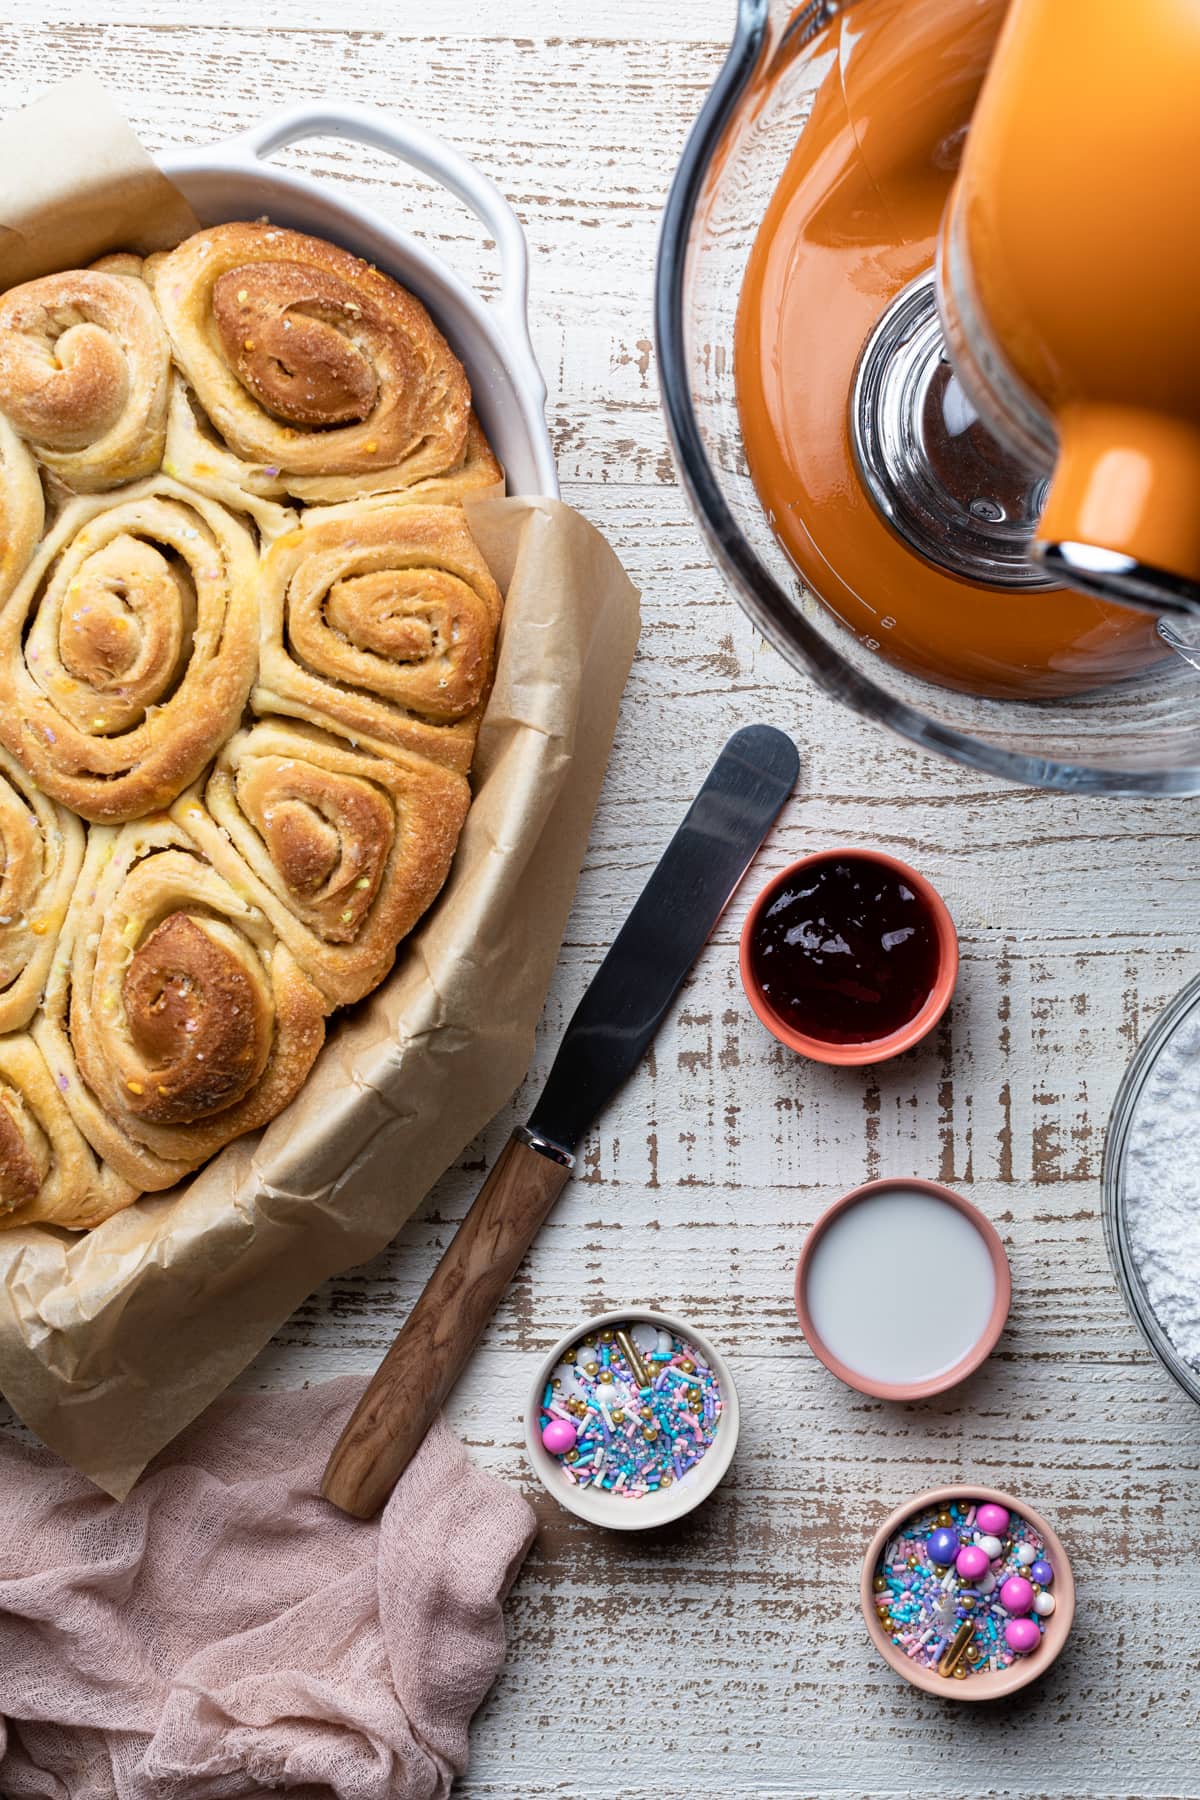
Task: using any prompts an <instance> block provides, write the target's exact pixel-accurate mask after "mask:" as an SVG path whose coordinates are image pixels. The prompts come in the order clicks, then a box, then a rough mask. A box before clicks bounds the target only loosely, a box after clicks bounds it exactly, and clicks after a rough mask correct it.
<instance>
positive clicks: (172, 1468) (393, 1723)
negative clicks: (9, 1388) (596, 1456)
mask: <svg viewBox="0 0 1200 1800" xmlns="http://www.w3.org/2000/svg"><path fill="white" fill-rule="evenodd" d="M362 1387H363V1383H362V1382H361V1381H360V1380H359V1379H358V1378H357V1377H351V1378H347V1379H343V1380H340V1381H333V1382H330V1383H328V1384H327V1385H325V1386H322V1387H318V1388H310V1389H307V1390H303V1391H300V1392H296V1393H287V1394H271V1395H266V1396H261V1397H259V1396H254V1397H252V1398H238V1399H225V1400H222V1401H218V1402H217V1404H216V1405H215V1406H213V1407H210V1408H209V1410H208V1412H206V1413H205V1414H204V1415H203V1417H202V1418H201V1419H200V1420H199V1421H198V1422H197V1423H196V1424H195V1425H193V1426H192V1427H190V1429H189V1430H187V1431H186V1432H184V1433H183V1435H182V1436H181V1437H179V1438H178V1439H176V1441H175V1443H174V1444H172V1445H170V1446H169V1448H168V1449H167V1450H165V1451H164V1452H163V1453H162V1455H161V1456H159V1457H158V1459H157V1460H156V1461H155V1462H154V1463H153V1464H152V1465H151V1467H150V1469H149V1470H148V1471H147V1473H146V1475H145V1476H144V1477H143V1478H142V1480H141V1481H140V1482H139V1483H138V1485H137V1487H135V1488H134V1490H133V1492H132V1493H131V1494H130V1496H129V1498H128V1499H127V1500H125V1501H123V1502H121V1503H119V1504H118V1502H116V1501H114V1500H110V1499H109V1498H108V1497H107V1496H106V1495H104V1494H101V1493H100V1492H99V1491H98V1490H97V1489H96V1488H94V1487H92V1485H91V1484H90V1483H89V1482H88V1481H86V1480H85V1479H84V1477H83V1476H81V1475H77V1474H76V1473H75V1472H74V1470H72V1469H69V1468H67V1467H66V1466H65V1465H64V1464H63V1463H61V1462H59V1460H58V1459H57V1457H55V1456H53V1455H52V1454H51V1453H50V1452H49V1451H46V1450H42V1449H40V1448H37V1449H32V1448H29V1447H27V1446H26V1445H24V1444H22V1443H19V1442H18V1441H17V1440H16V1439H15V1438H13V1437H11V1436H7V1435H5V1434H3V1433H0V1714H3V1715H4V1716H3V1718H0V1794H3V1796H4V1800H18V1797H19V1796H25V1795H46V1796H53V1797H54V1800H62V1797H63V1796H70V1800H235V1797H240V1796H249V1795H255V1796H257V1795H265V1794H274V1793H278V1792H286V1793H287V1794H288V1796H289V1797H290V1800H330V1797H331V1796H336V1800H418V1797H420V1800H426V1797H432V1796H440V1795H444V1794H446V1793H447V1792H448V1791H449V1788H450V1784H451V1781H452V1780H453V1778H454V1776H455V1775H457V1774H459V1773H461V1771H462V1770H463V1769H464V1768H465V1767H466V1762H467V1727H468V1724H469V1722H470V1719H471V1715H472V1713H473V1712H474V1711H475V1709H476V1707H477V1706H478V1705H479V1703H480V1701H481V1700H482V1699H483V1697H484V1695H485V1694H486V1693H487V1690H488V1688H489V1687H490V1686H491V1684H492V1682H493V1681H494V1680H495V1677H496V1675H497V1672H498V1671H499V1668H500V1665H501V1662H502V1661H503V1658H504V1621H503V1617H502V1613H501V1601H502V1600H503V1598H504V1595H505V1594H506V1592H507V1591H508V1587H509V1585H510V1583H511V1581H512V1578H513V1576H514V1575H515V1573H516V1571H517V1568H518V1567H519V1566H520V1562H521V1559H522V1558H523V1556H524V1555H525V1552H526V1550H527V1549H528V1548H529V1544H530V1540H531V1538H532V1536H533V1515H532V1513H531V1511H530V1509H529V1507H528V1506H527V1505H526V1503H525V1501H524V1500H523V1499H521V1497H520V1495H519V1494H516V1493H514V1492H513V1491H512V1490H511V1489H509V1488H507V1487H505V1486H504V1485H503V1484H502V1483H500V1482H498V1481H496V1480H494V1479H493V1478H492V1477H491V1476H490V1475H485V1474H484V1473H483V1472H482V1470H480V1469H477V1468H475V1467H474V1466H473V1465H472V1464H471V1463H470V1462H469V1461H468V1459H467V1455H466V1452H465V1451H464V1450H463V1448H462V1445H461V1444H460V1443H459V1442H458V1439H457V1438H456V1437H455V1436H454V1434H453V1433H452V1432H451V1430H450V1428H449V1426H448V1425H446V1423H445V1422H444V1420H441V1419H439V1420H438V1421H437V1423H436V1424H435V1425H434V1426H433V1429H432V1430H431V1431H430V1433H429V1435H428V1437H427V1438H426V1440H425V1442H424V1444H423V1445H422V1447H421V1450H420V1452H419V1454H418V1455H417V1457H416V1458H415V1459H414V1461H413V1462H412V1464H411V1465H410V1466H409V1468H408V1470H407V1471H406V1472H405V1474H404V1476H403V1477H402V1479H401V1481H400V1483H399V1485H398V1487H397V1488H396V1491H395V1493H394V1494H393V1496H392V1498H391V1500H390V1501H389V1503H388V1506H387V1508H386V1510H385V1511H384V1513H383V1515H382V1518H381V1519H380V1520H376V1521H373V1522H371V1523H368V1524H364V1523H361V1522H360V1521H358V1520H355V1519H348V1518H346V1517H345V1516H344V1515H343V1514H342V1513H339V1512H336V1511H335V1510H334V1509H333V1508H332V1507H331V1506H328V1505H327V1504H326V1503H325V1502H324V1501H323V1500H322V1499H321V1498H320V1497H319V1494H318V1485H319V1482H320V1478H321V1472H322V1469H323V1468H324V1464H325V1459H326V1457H327V1456H328V1453H329V1451H330V1449H331V1448H332V1446H333V1443H334V1440H335V1437H336V1435H337V1433H338V1431H339V1430H340V1428H341V1426H342V1425H343V1424H344V1422H345V1420H346V1418H347V1416H348V1415H349V1412H350V1409H351V1407H352V1406H353V1404H354V1402H355V1400H356V1399H357V1398H358V1396H359V1394H360V1393H361V1392H362Z"/></svg>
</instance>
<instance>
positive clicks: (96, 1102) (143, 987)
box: [34, 815, 326, 1189]
mask: <svg viewBox="0 0 1200 1800" xmlns="http://www.w3.org/2000/svg"><path fill="white" fill-rule="evenodd" d="M325 1011H326V1007H325V1002H324V1000H323V999H322V997H321V995H320V994H319V993H318V992H317V989H316V988H315V987H314V986H313V984H312V983H311V982H310V981H309V979H308V977H307V976H306V975H305V974H304V973H303V971H302V970H301V969H300V968H299V966H298V965H297V962H296V959H295V957H294V956H293V955H292V953H291V951H290V950H289V949H288V947H287V946H286V944H283V943H281V942H280V941H279V939H278V938H277V937H276V935H275V932H274V931H273V929H272V927H271V924H270V921H269V920H268V919H267V918H266V917H265V916H264V914H263V913H262V912H261V911H260V910H259V908H258V907H256V906H255V905H254V904H253V903H252V902H251V901H250V899H248V898H247V897H246V895H245V893H244V892H239V891H238V890H237V889H236V888H235V887H234V886H233V885H232V884H231V883H230V882H228V881H227V880H225V879H224V877H223V876H221V875H220V874H219V873H218V872H217V870H216V869H214V868H213V867H212V865H211V864H210V863H209V862H208V860H207V858H206V857H205V856H204V855H203V854H202V853H201V851H200V849H199V846H198V844H197V843H196V841H195V840H194V839H193V838H191V837H189V836H188V835H187V834H186V833H185V832H184V831H183V830H182V829H181V828H180V826H179V825H178V824H176V823H175V822H174V821H173V820H171V819H169V818H166V817H165V816H163V815H159V816H157V817H155V818H151V819H147V820H144V821H142V822H140V823H138V824H133V825H126V826H123V827H119V828H118V827H113V826H102V827H97V828H94V829H93V830H92V832H91V833H90V835H89V838H88V848H87V855H86V857H85V859H84V865H83V869H82V872H81V874H80V878H79V882H78V886H77V889H76V897H75V900H74V902H73V904H72V906H71V909H70V911H69V913H68V915H67V921H66V924H65V926H64V928H63V935H62V952H61V955H60V957H59V958H58V959H57V960H56V962H55V966H54V970H53V972H52V974H51V979H50V982H49V985H48V987H47V991H46V1000H45V1005H44V1008H43V1013H42V1016H41V1017H40V1018H39V1020H38V1021H37V1024H36V1025H35V1027H34V1036H35V1038H36V1039H37V1041H38V1042H39V1043H40V1044H41V1046H42V1048H43V1050H44V1053H45V1056H46V1060H47V1062H48V1063H49V1065H50V1068H51V1071H52V1073H53V1074H54V1076H55V1078H56V1079H57V1080H58V1082H59V1086H60V1088H61V1090H62V1092H63V1094H64V1097H65V1099H66V1103H67V1105H68V1107H69V1108H70V1110H71V1113H72V1116H73V1117H74V1119H75V1122H76V1124H77V1125H78V1126H79V1129H80V1130H81V1131H82V1132H83V1134H84V1136H85V1137H86V1138H87V1139H88V1141H89V1143H91V1144H92V1146H93V1147H94V1148H95V1149H96V1150H98V1151H99V1152H100V1154H101V1155H102V1156H103V1157H104V1159H105V1161H106V1162H107V1163H109V1164H110V1165H111V1167H112V1168H114V1169H115V1170H116V1171H117V1173H118V1174H119V1175H121V1176H122V1177H123V1178H124V1179H125V1180H127V1181H129V1182H132V1183H133V1184H135V1185H136V1186H137V1187H139V1188H149V1189H156V1188H164V1187H169V1186H171V1185H172V1183H173V1182H175V1181H177V1180H179V1178H180V1177H181V1176H183V1175H185V1174H187V1173H188V1172H189V1171H190V1170H192V1169H194V1168H196V1167H197V1166H198V1164H200V1163H202V1162H204V1161H205V1159H206V1158H207V1157H209V1156H211V1155H212V1154H213V1152H214V1151H216V1150H219V1149H220V1148H221V1146H222V1145H223V1144H227V1143H229V1142H230V1140H231V1139H232V1138H235V1137H240V1136H241V1134H242V1133H243V1132H246V1131H253V1130H254V1129H255V1128H256V1127H257V1126H259V1125H263V1124H265V1123H266V1121H267V1120H268V1119H272V1118H274V1116H275V1114H276V1113H278V1112H279V1111H281V1109H282V1108H283V1107H284V1106H286V1105H287V1103H288V1101H289V1100H290V1099H291V1098H292V1096H293V1095H294V1094H295V1093H296V1091H297V1089H298V1088H299V1086H300V1084H301V1082H302V1081H303V1080H304V1078H305V1076H306V1075H307V1074H308V1071H309V1069H310V1068H311V1067H312V1064H313V1061H314V1059H315V1057H316V1054H317V1051H318V1050H319V1049H320V1047H321V1042H322V1039H323V1037H324V1018H325ZM64 1083H65V1085H64Z"/></svg>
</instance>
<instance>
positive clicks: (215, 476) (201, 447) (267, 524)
mask: <svg viewBox="0 0 1200 1800" xmlns="http://www.w3.org/2000/svg"><path fill="white" fill-rule="evenodd" d="M163 473H164V475H170V476H171V477H172V478H173V479H174V480H176V481H182V482H184V483H185V485H186V486H188V487H190V488H196V489H198V491H199V492H200V493H202V494H209V495H211V497H212V498H213V499H214V500H219V501H220V502H221V504H222V506H228V507H230V508H232V510H233V511H234V512H244V513H247V514H249V516H250V517H251V518H252V519H253V520H254V524H255V526H256V527H257V530H258V534H259V537H260V538H261V540H262V542H263V543H264V544H269V543H270V542H271V541H272V540H273V539H274V538H277V537H282V536H283V534H284V532H285V531H291V530H292V528H293V527H294V526H295V524H296V522H297V521H296V514H295V512H294V511H293V509H292V508H291V507H289V506H286V505H283V504H281V502H280V501H279V500H278V499H277V498H272V496H275V495H279V494H282V493H283V488H282V486H281V484H280V482H279V481H278V480H274V481H272V480H270V479H269V478H268V477H266V476H264V475H260V474H258V473H256V471H255V470H254V468H253V467H252V465H251V464H250V463H245V462H243V461H242V460H241V458H240V457H238V456H235V455H234V454H233V451H232V450H230V449H229V448H228V447H227V446H226V445H225V444H223V443H222V442H221V440H220V438H218V436H217V434H216V432H215V431H214V430H213V428H212V425H211V424H210V422H209V421H208V419H206V418H205V416H204V412H203V409H202V408H201V406H200V402H199V401H198V400H197V399H196V396H195V394H193V392H192V390H191V389H190V388H189V387H188V385H187V382H186V381H185V380H184V379H183V376H182V375H180V374H178V373H176V374H174V375H173V376H172V377H171V398H170V401H169V403H168V406H167V444H166V449H165V450H164V451H163Z"/></svg>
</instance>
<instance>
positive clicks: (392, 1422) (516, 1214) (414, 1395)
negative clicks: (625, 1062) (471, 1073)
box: [321, 1136, 571, 1519]
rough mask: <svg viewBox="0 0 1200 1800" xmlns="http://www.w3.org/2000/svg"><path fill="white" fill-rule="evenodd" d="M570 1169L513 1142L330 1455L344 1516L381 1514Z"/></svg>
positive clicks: (331, 1478) (333, 1489) (324, 1486)
mask: <svg viewBox="0 0 1200 1800" xmlns="http://www.w3.org/2000/svg"><path fill="white" fill-rule="evenodd" d="M570 1173H571V1171H570V1168H569V1167H568V1166H567V1165H566V1164H565V1163H560V1162H554V1161H552V1160H551V1159H550V1158H549V1157H547V1156H544V1155H542V1154H541V1152H540V1151H538V1150H533V1149H531V1148H530V1146H529V1145H528V1144H526V1143H524V1142H523V1141H522V1140H521V1139H520V1138H519V1137H516V1136H513V1137H510V1138H509V1140H508V1142H507V1144H506V1145H505V1146H504V1149H503V1150H502V1151H501V1152H500V1155H499V1157H498V1158H497V1161H496V1164H495V1166H494V1167H493V1169H492V1171H491V1173H490V1174H489V1176H488V1178H487V1180H486V1181H485V1182H484V1184H483V1186H482V1187H481V1188H480V1190H479V1193H478V1194H477V1196H476V1198H475V1202H474V1204H473V1205H472V1207H471V1210H470V1212H469V1213H468V1214H467V1216H466V1218H465V1219H464V1220H463V1222H462V1224H461V1225H460V1226H459V1228H458V1230H457V1231H456V1232H455V1234H454V1238H453V1240H452V1242H451V1244H450V1247H449V1249H448V1250H447V1251H446V1253H445V1255H444V1256H443V1257H442V1260H441V1262H439V1264H438V1266H437V1268H436V1269H435V1270H434V1272H433V1274H432V1275H431V1276H430V1278H429V1281H428V1283H427V1285H426V1288H425V1291H424V1293H423V1294H422V1295H421V1298H420V1299H419V1300H418V1301H417V1304H416V1305H415V1306H414V1307H413V1310H412V1312H411V1313H410V1314H409V1316H408V1318H407V1320H406V1321H405V1324H404V1327H403V1329H402V1330H401V1332H400V1335H399V1337H397V1339H396V1341H395V1343H394V1344H393V1345H392V1347H391V1349H390V1350H389V1351H388V1353H387V1355H386V1357H385V1358H384V1360H383V1362H382V1363H381V1364H380V1365H379V1368H378V1369H377V1370H376V1372H375V1375H374V1377H373V1379H372V1381H371V1385H370V1387H368V1389H367V1391H366V1393H365V1394H364V1395H363V1397H362V1399H361V1400H360V1401H359V1403H358V1405H357V1406H356V1407H355V1409H354V1413H353V1415H352V1417H351V1419H350V1423H349V1424H348V1425H347V1426H346V1429H345V1430H344V1431H343V1433H342V1435H341V1437H340V1438H339V1439H338V1442H337V1446H336V1448H335V1449H334V1452H333V1455H332V1456H331V1457H330V1459H329V1462H328V1464H327V1466H326V1469H325V1479H324V1481H323V1482H322V1483H321V1492H322V1493H323V1494H324V1496H325V1498H326V1499H327V1500H331V1501H332V1502H333V1504H334V1506H337V1507H340V1508H341V1510H342V1512H347V1513H353V1514H354V1515H355V1517H356V1518H359V1519H370V1518H373V1517H374V1515H375V1514H376V1513H377V1512H378V1511H379V1509H380V1507H381V1506H382V1505H383V1503H384V1501H385V1500H386V1499H387V1497H388V1495H389V1494H390V1493H391V1491H392V1489H393V1487H394V1486H395V1484H396V1482H397V1481H398V1480H399V1478H400V1476H401V1475H402V1474H403V1472H404V1470H405V1468H406V1467H407V1466H408V1463H409V1461H410V1460H411V1458H412V1457H413V1456H414V1455H415V1454H416V1451H417V1448H418V1446H419V1445H420V1442H421V1439H422V1438H423V1437H424V1436H425V1433H426V1431H427V1430H428V1429H429V1427H430V1425H431V1424H432V1423H433V1419H434V1416H435V1414H436V1413H437V1411H438V1408H439V1407H440V1406H441V1405H442V1403H443V1401H444V1400H445V1398H446V1396H447V1394H448V1393H449V1392H450V1390H451V1388H452V1387H453V1386H454V1383H455V1382H456V1381H457V1380H458V1377H459V1375H460V1374H461V1373H462V1370H463V1366H464V1364H465V1363H466V1361H467V1358H468V1357H469V1356H470V1354H471V1351H472V1350H473V1349H474V1348H475V1344H476V1342H477V1340H478V1338H479V1335H480V1333H481V1332H482V1330H483V1328H484V1326H485V1325H486V1324H487V1322H488V1320H489V1319H490V1318H491V1316H492V1314H493V1313H494V1312H495V1310H496V1307H497V1305H498V1303H499V1300H500V1296H501V1295H502V1294H503V1292H504V1290H505V1288H506V1287H507V1286H508V1284H509V1282H510V1281H511V1280H512V1278H513V1276H514V1275H515V1274H516V1272H517V1269H518V1268H519V1267H520V1264H521V1258H522V1257H523V1256H524V1255H525V1252H526V1251H527V1250H528V1248H529V1246H530V1244H531V1243H532V1242H533V1240H534V1237H535V1236H536V1235H537V1232H538V1229H539V1227H540V1226H541V1224H542V1221H543V1220H544V1219H545V1217H546V1215H547V1213H548V1212H549V1211H550V1208H551V1207H552V1206H553V1205H554V1202H555V1201H556V1200H557V1198H558V1196H559V1194H560V1193H561V1192H562V1190H563V1187H564V1185H565V1184H566V1182H567V1180H568V1178H569V1176H570Z"/></svg>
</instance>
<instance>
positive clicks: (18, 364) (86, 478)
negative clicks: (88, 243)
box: [0, 258, 170, 493]
mask: <svg viewBox="0 0 1200 1800" xmlns="http://www.w3.org/2000/svg"><path fill="white" fill-rule="evenodd" d="M127 265H130V266H135V265H134V259H132V258H122V259H120V262H119V263H117V262H116V261H115V260H114V264H113V266H112V267H110V268H101V269H68V270H67V271H65V273H63V274H61V275H43V276H41V277H40V278H39V279H38V280H36V281H27V282H24V283H23V284H22V285H21V286H20V287H15V288H10V289H9V291H8V293H7V294H5V295H3V297H0V409H2V410H3V411H4V412H5V413H6V414H7V416H8V418H9V419H10V420H11V421H12V423H13V425H14V426H15V427H16V429H17V431H18V432H19V433H20V434H21V436H22V437H23V438H24V439H25V440H26V442H27V443H28V444H30V446H31V447H32V449H33V451H34V453H35V454H36V456H37V457H38V460H39V461H40V462H42V463H44V464H45V466H46V468H47V469H49V470H51V471H52V472H53V474H55V475H56V476H57V477H58V479H59V480H60V481H62V482H64V483H65V485H66V486H67V487H69V488H72V489H74V490H75V491H76V492H77V493H95V492H98V491H99V490H101V489H105V488H114V487H120V486H122V485H123V484H124V483H126V482H129V481H137V480H139V479H140V478H141V477H142V476H144V475H149V474H151V473H152V472H153V471H154V470H155V469H157V467H158V465H159V463H160V462H161V460H162V452H163V442H164V439H165V435H166V418H167V377H168V375H169V373H170V346H169V344H168V342H167V335H166V332H165V331H164V330H163V326H162V322H161V320H160V319H159V316H158V313H157V311H156V310H155V306H154V301H153V298H152V297H151V294H150V291H149V289H148V288H147V287H146V285H145V283H144V282H143V281H142V280H141V279H140V278H139V277H138V276H137V275H136V274H133V273H125V272H115V271H116V270H117V269H118V268H120V269H121V270H124V268H125V267H126V266H127Z"/></svg>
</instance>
